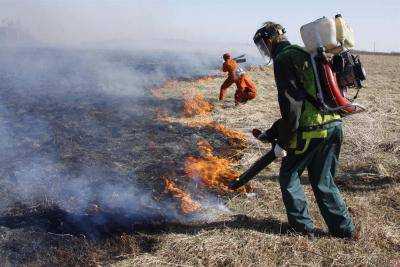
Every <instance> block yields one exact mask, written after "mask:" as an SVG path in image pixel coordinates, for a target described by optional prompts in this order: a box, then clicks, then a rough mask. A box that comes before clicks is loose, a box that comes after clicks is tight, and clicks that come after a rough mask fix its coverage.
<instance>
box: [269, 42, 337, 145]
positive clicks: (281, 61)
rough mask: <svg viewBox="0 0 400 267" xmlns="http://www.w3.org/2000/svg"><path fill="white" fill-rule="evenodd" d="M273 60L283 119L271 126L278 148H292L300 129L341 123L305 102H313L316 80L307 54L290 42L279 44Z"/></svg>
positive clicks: (335, 116)
mask: <svg viewBox="0 0 400 267" xmlns="http://www.w3.org/2000/svg"><path fill="white" fill-rule="evenodd" d="M273 59H274V74H275V82H276V86H277V89H278V102H279V107H280V111H281V116H282V118H281V119H280V120H278V122H276V123H275V124H274V125H275V128H276V129H275V131H276V132H277V135H278V136H277V137H278V138H277V139H278V144H279V145H280V146H281V147H284V148H288V147H289V146H292V145H293V140H294V139H296V133H298V132H299V131H302V129H312V128H313V127H315V126H317V127H318V126H321V125H325V124H327V123H329V122H332V121H335V120H340V115H339V114H336V113H332V114H324V113H323V112H321V111H320V110H319V109H318V108H316V107H315V106H314V105H313V104H312V103H311V102H309V101H308V100H307V97H308V96H314V97H315V98H316V95H317V85H316V80H315V79H316V78H315V74H314V71H313V67H312V64H311V58H310V54H309V53H308V52H306V51H305V50H304V49H303V48H301V47H299V46H297V45H291V44H290V43H289V42H281V43H279V44H278V46H277V48H276V49H275V51H274V54H273ZM307 94H308V96H307ZM317 127H316V128H317ZM308 136H313V134H311V135H310V134H309V135H308Z"/></svg>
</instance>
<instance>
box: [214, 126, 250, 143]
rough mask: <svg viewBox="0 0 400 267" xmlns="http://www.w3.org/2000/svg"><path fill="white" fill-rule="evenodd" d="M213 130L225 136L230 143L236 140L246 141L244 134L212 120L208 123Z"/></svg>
mask: <svg viewBox="0 0 400 267" xmlns="http://www.w3.org/2000/svg"><path fill="white" fill-rule="evenodd" d="M210 126H211V127H212V128H213V129H214V130H215V131H217V132H219V133H220V134H222V135H224V136H226V137H227V138H228V141H229V143H230V144H236V143H237V142H238V141H239V142H241V143H245V142H246V136H245V135H244V134H243V133H241V132H238V131H235V130H232V129H228V128H226V127H225V126H223V125H221V124H219V123H216V122H212V123H211V125H210Z"/></svg>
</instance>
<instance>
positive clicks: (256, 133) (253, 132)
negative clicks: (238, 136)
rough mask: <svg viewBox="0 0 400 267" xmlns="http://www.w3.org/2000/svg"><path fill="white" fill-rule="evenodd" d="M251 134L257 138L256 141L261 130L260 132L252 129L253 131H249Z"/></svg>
mask: <svg viewBox="0 0 400 267" xmlns="http://www.w3.org/2000/svg"><path fill="white" fill-rule="evenodd" d="M251 133H252V134H253V136H254V137H255V138H257V139H258V137H260V135H261V134H262V132H261V130H260V129H257V128H255V129H253V130H252V131H251Z"/></svg>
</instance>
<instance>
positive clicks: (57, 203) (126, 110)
mask: <svg viewBox="0 0 400 267" xmlns="http://www.w3.org/2000/svg"><path fill="white" fill-rule="evenodd" d="M1 2H2V11H0V20H3V21H2V23H1V25H0V41H1V42H2V43H3V44H4V45H3V46H2V47H1V48H0V62H1V65H2V67H1V68H0V188H1V189H0V196H1V197H2V203H1V205H0V212H1V214H12V212H13V210H14V209H15V208H18V207H20V208H22V209H25V208H28V209H31V208H32V207H37V206H44V207H57V208H58V209H60V210H61V211H62V212H64V213H66V214H69V215H68V216H69V217H70V216H72V217H71V218H72V219H71V220H73V221H77V222H79V224H80V225H83V224H82V222H83V221H87V220H89V221H91V222H92V223H94V224H96V225H102V224H105V223H107V222H108V221H110V220H111V219H110V218H112V217H115V216H106V215H105V214H108V213H110V212H111V213H112V214H120V216H117V219H114V220H122V218H127V219H129V221H131V220H133V221H143V222H144V221H154V220H157V219H158V218H163V220H171V219H174V220H176V219H178V220H182V219H186V218H183V217H181V216H180V214H179V213H178V212H177V210H178V209H177V208H176V203H173V202H171V201H170V200H168V199H164V198H163V197H162V196H160V194H161V193H162V191H163V187H164V185H163V184H157V182H154V180H153V181H149V180H148V179H149V178H151V177H153V176H156V178H157V179H158V180H159V181H161V179H160V178H161V177H157V175H158V174H157V168H160V165H161V163H160V162H146V161H148V159H149V158H150V159H151V153H152V152H151V151H147V150H143V143H144V142H146V140H147V139H148V137H149V136H150V137H151V138H152V136H153V135H157V134H158V135H160V136H162V135H163V134H164V132H163V131H168V129H165V128H163V126H161V125H159V124H158V122H157V121H155V120H154V116H155V114H154V110H155V109H156V108H158V107H162V106H163V105H170V103H162V102H161V101H156V100H154V99H153V98H152V97H151V96H150V91H149V89H151V88H154V87H157V86H160V85H161V84H162V83H163V82H165V81H166V80H168V79H180V78H195V77H200V76H204V75H209V74H214V73H216V72H217V69H218V68H219V67H220V64H221V59H220V56H221V54H222V52H226V47H225V46H224V45H222V44H219V45H216V44H213V43H207V42H202V43H197V42H192V41H188V40H182V39H179V38H180V37H183V36H182V35H180V34H179V29H177V28H176V27H175V28H174V27H172V28H171V27H169V25H168V23H167V22H168V21H169V20H170V19H171V7H168V6H167V5H166V4H165V3H163V1H135V2H136V6H135V9H132V6H133V5H132V4H129V5H128V4H122V3H115V4H111V2H106V1H103V2H102V4H99V5H96V4H95V2H94V1H87V2H85V3H79V4H78V2H76V3H75V2H74V1H71V2H70V3H69V4H65V3H63V2H61V1H53V2H51V3H50V2H47V1H31V0H30V1H24V3H23V4H22V2H15V1H4V0H3V1H1ZM127 5H128V6H127ZM128 7H129V8H128ZM155 7H156V8H155ZM4 19H6V20H4ZM232 47H235V49H231V48H229V49H228V50H231V51H232V52H237V53H239V52H247V51H246V49H248V47H247V46H246V45H240V44H238V45H232ZM250 60H251V57H250ZM175 138H176V137H175ZM174 141H176V140H174ZM149 168H150V169H151V170H150V171H149ZM153 172H154V174H153ZM172 178H173V177H172ZM203 201H205V202H204V203H203V205H204V206H213V205H214V206H215V204H213V203H216V202H218V201H217V200H216V199H213V198H212V197H211V196H210V197H209V198H207V200H203ZM218 205H219V206H218V207H217V208H218V209H221V210H223V205H220V204H218ZM96 210H97V212H95V211H96ZM87 214H102V215H96V216H92V217H90V218H89V219H88V218H87V217H85V216H86V215H87ZM82 216H83V217H82ZM88 228H90V227H88Z"/></svg>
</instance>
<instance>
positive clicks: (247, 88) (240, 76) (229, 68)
mask: <svg viewBox="0 0 400 267" xmlns="http://www.w3.org/2000/svg"><path fill="white" fill-rule="evenodd" d="M223 59H224V61H225V62H224V64H223V65H222V71H223V72H227V73H228V78H227V79H226V80H225V81H224V83H223V84H222V85H221V89H220V92H219V100H220V101H222V100H223V99H224V98H225V95H226V92H227V91H228V88H229V87H230V86H231V85H232V84H234V83H235V84H236V87H237V89H236V92H235V104H236V105H238V104H239V103H241V104H244V103H246V102H247V101H248V100H251V99H254V98H255V97H256V95H257V88H256V85H255V84H254V82H253V81H252V80H251V79H250V77H249V76H247V75H246V74H245V73H244V71H243V70H242V69H241V68H240V67H239V65H238V64H237V62H236V61H235V60H234V59H232V58H231V55H230V54H229V53H226V54H224V55H223Z"/></svg>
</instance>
